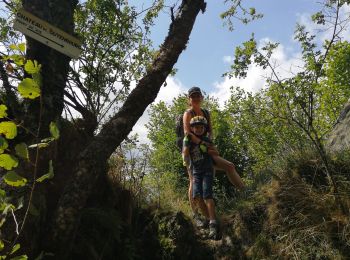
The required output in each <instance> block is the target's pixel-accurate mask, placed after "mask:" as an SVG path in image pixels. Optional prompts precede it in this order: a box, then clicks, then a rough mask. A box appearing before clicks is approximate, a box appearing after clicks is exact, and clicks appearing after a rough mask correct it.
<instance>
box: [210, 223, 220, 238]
mask: <svg viewBox="0 0 350 260" xmlns="http://www.w3.org/2000/svg"><path fill="white" fill-rule="evenodd" d="M208 237H209V239H214V240H217V239H218V237H219V230H218V224H216V223H210V224H209V236H208Z"/></svg>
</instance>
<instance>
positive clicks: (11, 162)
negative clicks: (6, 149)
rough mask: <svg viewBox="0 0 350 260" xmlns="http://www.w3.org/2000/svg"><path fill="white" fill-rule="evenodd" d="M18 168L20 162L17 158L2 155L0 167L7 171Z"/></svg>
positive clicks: (0, 156) (0, 155)
mask: <svg viewBox="0 0 350 260" xmlns="http://www.w3.org/2000/svg"><path fill="white" fill-rule="evenodd" d="M17 166H18V160H17V158H16V157H14V156H12V155H10V154H5V153H3V154H0V167H3V168H5V169H6V170H12V168H15V167H17Z"/></svg>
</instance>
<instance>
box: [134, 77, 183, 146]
mask: <svg viewBox="0 0 350 260" xmlns="http://www.w3.org/2000/svg"><path fill="white" fill-rule="evenodd" d="M166 83H167V84H166V86H164V85H163V86H162V87H161V89H160V91H159V93H158V96H157V98H156V100H155V102H154V103H158V102H159V101H164V102H165V103H167V104H171V102H172V100H173V99H174V98H175V97H177V96H179V95H180V94H181V93H183V92H185V91H186V90H187V88H186V87H185V86H184V85H183V84H182V83H181V82H180V81H179V80H178V79H176V78H174V77H168V78H167V80H166ZM148 111H149V109H148V108H147V109H146V111H145V112H144V113H143V115H142V117H141V118H140V119H139V120H138V121H137V123H136V124H135V126H134V127H133V130H132V132H131V133H130V134H135V133H137V134H138V136H139V140H140V143H149V140H148V138H147V129H146V127H145V124H147V123H148V121H149V115H148Z"/></svg>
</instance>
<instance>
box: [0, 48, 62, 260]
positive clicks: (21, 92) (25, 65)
mask: <svg viewBox="0 0 350 260" xmlns="http://www.w3.org/2000/svg"><path fill="white" fill-rule="evenodd" d="M9 48H10V49H11V50H12V52H13V54H11V55H8V56H4V57H2V62H7V64H8V66H7V73H8V74H7V75H4V74H3V76H4V77H5V76H6V77H8V76H9V75H10V74H14V73H15V74H16V75H18V76H19V75H21V76H19V77H18V78H17V79H15V80H13V82H12V83H16V82H17V83H18V88H17V91H18V92H16V93H14V95H16V97H17V96H18V97H19V98H21V99H23V100H25V99H35V98H37V97H39V96H40V84H41V78H40V69H41V65H40V64H38V62H37V61H35V60H34V61H32V60H25V58H24V56H23V53H24V51H25V44H24V43H21V44H18V45H15V44H11V45H9ZM1 65H2V63H1ZM25 75H26V76H25ZM18 79H20V80H18ZM5 84H7V83H5ZM3 87H4V88H5V91H6V92H7V94H8V93H9V92H10V90H9V89H6V88H7V87H8V86H3ZM1 97H2V102H4V103H5V104H1V105H0V110H1V115H0V118H1V120H2V121H1V122H0V134H1V135H2V136H0V141H1V149H0V151H1V154H0V167H1V168H3V169H4V170H7V172H6V173H4V174H3V177H2V179H3V182H4V183H5V184H7V185H8V186H10V187H13V188H17V189H19V188H22V190H21V192H23V191H24V188H26V186H28V185H29V186H30V187H29V188H30V189H32V190H34V188H35V182H36V181H37V182H41V181H43V180H45V179H46V178H49V177H52V176H53V167H52V161H50V166H49V169H50V170H49V174H48V175H49V176H45V175H44V176H41V177H39V178H38V179H36V168H37V165H36V163H37V157H38V156H39V153H38V151H37V153H36V157H34V158H33V157H31V156H30V155H29V154H30V153H29V151H28V148H30V147H37V149H39V148H41V147H43V145H42V146H40V145H39V144H34V145H31V146H29V147H28V146H27V144H26V143H24V142H21V141H20V139H18V141H17V134H18V131H21V130H22V129H23V130H25V131H26V130H27V129H26V128H25V126H24V125H23V124H19V123H18V122H17V120H18V118H10V116H14V115H13V111H9V112H7V111H8V110H9V109H8V106H7V105H6V104H10V103H9V100H7V99H6V98H8V96H7V97H6V96H5V95H2V96H1ZM10 105H11V104H10ZM21 128H22V129H21ZM19 129H20V130H19ZM50 130H51V134H52V137H49V138H45V139H44V140H41V144H45V145H46V146H47V145H48V144H49V143H50V142H52V141H53V140H55V139H58V137H59V130H58V128H57V126H56V124H55V123H54V122H52V123H51V124H50ZM34 138H36V139H38V138H37V136H35V135H34ZM45 145H44V146H45ZM26 164H31V165H32V166H34V167H33V171H34V178H33V181H32V182H30V181H28V180H27V179H26V178H25V177H23V176H21V174H19V173H17V172H16V171H15V170H14V168H19V172H21V167H24V165H26ZM19 166H21V167H19ZM4 170H2V172H4ZM27 188H28V187H27ZM30 189H26V190H30ZM16 197H18V195H17V196H14V197H13V196H12V195H11V194H7V193H6V192H5V191H4V190H1V211H2V216H3V217H2V220H1V227H2V226H3V224H4V223H5V221H6V220H7V218H8V215H9V212H11V213H12V217H13V219H14V222H15V225H16V227H15V228H16V237H15V239H14V241H9V240H7V241H6V251H7V252H6V251H5V252H6V253H5V255H1V256H0V258H1V259H7V258H8V256H10V255H13V254H15V252H17V250H19V248H20V244H16V241H17V239H18V237H19V235H20V232H21V231H22V229H23V226H24V223H25V222H26V217H27V213H28V212H29V211H30V208H31V199H29V202H28V205H27V207H26V210H25V211H26V212H27V213H26V214H24V216H21V218H22V219H21V222H22V223H21V225H19V224H18V222H17V219H16V215H15V212H16V211H18V210H19V209H21V208H22V207H23V197H21V198H19V201H20V202H19V203H14V202H13V201H14V200H16V199H18V198H16ZM16 204H18V205H16ZM2 239H4V238H2ZM5 239H6V238H5ZM4 247H5V245H4V243H3V242H2V241H1V250H3V249H4ZM16 254H17V253H16ZM11 259H27V256H26V255H20V256H16V257H14V258H11Z"/></svg>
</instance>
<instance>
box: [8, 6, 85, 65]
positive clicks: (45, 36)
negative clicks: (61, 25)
mask: <svg viewBox="0 0 350 260" xmlns="http://www.w3.org/2000/svg"><path fill="white" fill-rule="evenodd" d="M13 28H14V29H15V30H18V31H20V32H22V33H23V34H25V35H27V36H29V37H31V38H33V39H35V40H37V41H39V42H41V43H43V44H45V45H47V46H49V47H50V48H52V49H55V50H57V51H59V52H61V53H63V54H65V55H67V56H69V57H71V58H78V57H79V55H80V53H81V49H80V46H81V42H80V41H79V40H78V39H77V38H75V37H73V36H71V35H69V34H68V33H66V32H64V31H62V30H61V29H58V28H57V27H54V26H52V25H51V24H49V23H47V22H45V21H43V20H41V19H40V18H38V17H36V16H34V15H32V14H31V13H28V12H27V11H25V10H23V9H21V10H20V11H19V12H18V13H17V14H16V19H15V22H14V24H13Z"/></svg>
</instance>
